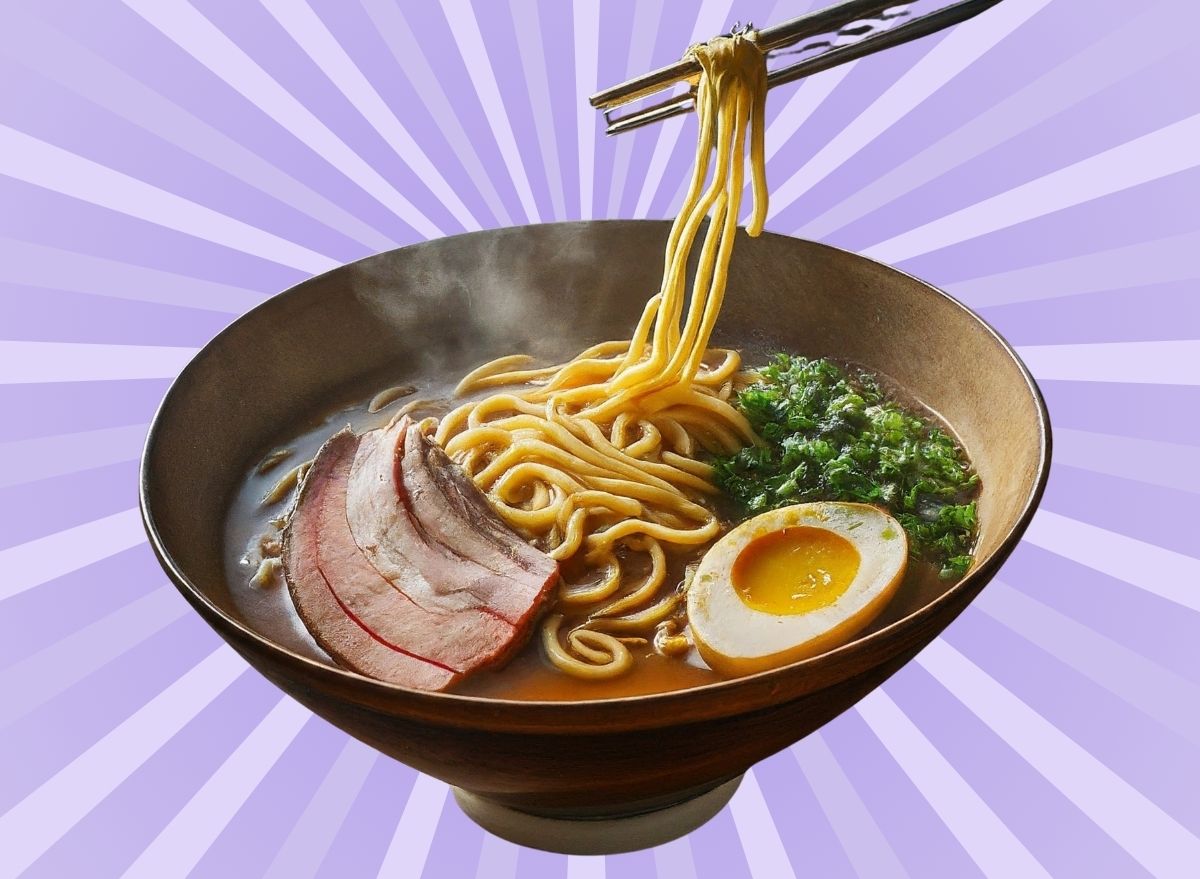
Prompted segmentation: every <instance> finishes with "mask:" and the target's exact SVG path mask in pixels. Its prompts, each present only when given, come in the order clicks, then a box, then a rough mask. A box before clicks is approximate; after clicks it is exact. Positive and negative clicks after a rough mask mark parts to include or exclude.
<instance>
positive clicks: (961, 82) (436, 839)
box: [0, 0, 1200, 879]
mask: <svg viewBox="0 0 1200 879" xmlns="http://www.w3.org/2000/svg"><path fill="white" fill-rule="evenodd" d="M813 5H815V4H811V3H799V2H796V3H791V2H779V0H770V2H768V0H746V2H739V3H730V2H729V0H705V2H703V3H694V4H678V3H665V2H662V0H649V2H643V0H614V2H604V3H601V2H599V0H574V2H573V3H560V2H555V0H510V2H509V3H492V2H485V0H473V2H468V0H442V2H440V3H420V4H418V3H400V2H398V0H286V2H285V0H261V2H251V3H245V4H230V3H220V2H217V0H168V2H159V0H102V2H98V3H90V4H69V3H67V2H65V0H64V2H59V0H53V2H47V3H40V4H24V5H23V7H22V8H21V9H20V10H19V11H18V10H16V9H14V10H11V11H9V10H6V11H5V12H3V13H0V15H3V16H6V18H5V22H6V24H7V25H8V26H6V27H4V28H0V77H2V78H3V81H4V82H5V84H6V87H5V88H0V396H3V397H4V398H5V402H4V403H3V404H0V405H3V406H4V407H5V410H4V415H3V417H0V524H3V526H4V527H3V528H0V694H2V695H0V700H2V701H3V709H2V710H0V877H7V876H17V875H28V876H31V877H61V876H89V877H107V876H122V875H128V876H154V877H172V876H184V875H191V876H198V877H204V876H214V877H216V876H246V877H250V876H285V875H286V876H289V877H300V876H304V877H332V876H373V875H382V876H404V877H413V879H417V877H421V876H425V877H441V876H460V875H463V876H471V875H474V876H478V877H500V876H505V877H513V876H520V877H533V879H543V877H545V879H549V877H556V879H562V877H576V876H578V877H584V876H587V877H593V876H594V877H600V876H610V877H617V876H620V877H624V876H631V877H652V876H653V877H677V876H681V877H691V876H695V877H700V879H705V877H713V879H717V877H721V879H724V877H731V876H745V877H754V879H767V877H777V876H789V875H792V876H816V875H819V876H822V877H826V876H828V877H853V876H864V877H876V876H922V877H937V876H947V877H955V879H957V877H969V876H986V877H1008V876H1055V877H1076V876H1084V875H1086V876H1089V877H1135V876H1161V877H1171V876H1181V877H1182V876H1195V875H1196V869H1197V866H1196V865H1197V864H1200V798H1198V797H1197V796H1196V793H1195V787H1194V780H1195V779H1196V778H1197V777H1200V721H1198V720H1197V717H1198V716H1200V715H1198V711H1200V709H1198V708H1197V704H1198V703H1197V699H1198V698H1200V696H1198V694H1200V539H1197V536H1196V534H1197V528H1196V525H1195V514H1194V510H1195V506H1196V496H1197V493H1200V416H1198V415H1197V414H1196V413H1197V412H1200V390H1198V388H1200V297H1198V296H1197V293H1196V288H1197V284H1198V283H1200V263H1198V262H1197V260H1196V254H1197V245H1198V244H1200V212H1197V210H1196V207H1195V206H1196V204H1197V203H1200V159H1198V158H1197V157H1198V156H1200V153H1198V152H1197V150H1196V144H1197V141H1198V139H1200V135H1198V132H1200V92H1197V90H1196V89H1195V88H1190V87H1187V86H1186V84H1188V83H1192V82H1194V81H1195V58H1196V57H1197V54H1198V53H1200V5H1197V4H1195V3H1193V2H1191V0H1147V2H1144V3H1133V4H1131V3H1128V2H1124V0H1096V2H1093V3H1090V4H1082V5H1081V4H1075V3H1070V2H1068V0H1006V2H1005V3H1003V4H1001V5H1000V6H998V7H997V8H996V9H994V10H992V11H990V12H988V13H985V14H984V15H983V16H981V17H980V18H978V19H976V20H975V21H972V22H970V23H969V24H968V25H964V26H961V27H960V28H958V29H956V30H953V31H951V32H949V33H947V34H944V35H939V36H937V37H934V38H931V39H929V40H926V41H922V42H919V43H915V44H912V45H909V46H905V47H902V48H899V49H897V50H894V51H893V52H891V53H889V54H888V55H886V56H881V57H878V58H869V59H864V60H860V61H858V62H857V63H855V64H853V65H852V66H850V67H848V68H843V69H840V70H834V71H830V72H827V73H825V74H819V75H817V76H816V77H814V78H813V79H812V80H810V81H808V82H803V83H800V84H796V85H791V86H786V87H783V88H781V89H780V90H779V91H777V92H775V93H773V94H772V95H771V98H770V100H769V101H768V119H767V122H768V132H767V136H768V153H769V166H768V167H769V177H770V179H771V181H772V182H773V183H774V184H775V185H776V186H777V187H779V188H778V190H777V192H778V198H777V199H776V201H775V203H774V206H773V212H772V220H771V222H770V223H769V224H768V227H769V228H771V229H772V230H774V231H776V232H780V233H784V234H801V235H803V234H807V233H811V234H813V235H818V236H821V237H822V240H826V241H828V242H829V243H832V244H834V245H837V246H840V247H844V248H847V249H850V250H856V251H860V252H865V253H868V254H870V255H873V256H875V257H877V258H879V259H882V260H884V261H889V262H893V263H895V264H896V265H898V266H899V267H901V268H903V269H905V270H907V271H911V272H913V273H914V274H917V275H918V276H921V277H924V278H927V279H928V280H930V281H932V282H934V283H937V284H939V285H942V286H944V287H945V288H947V289H948V290H950V291H951V292H952V293H953V294H955V295H956V296H958V297H959V298H960V299H961V300H962V301H963V302H964V303H965V304H967V305H968V306H971V307H973V308H976V309H977V310H978V311H979V312H980V313H981V314H982V315H983V316H984V317H985V318H986V319H988V320H989V321H990V322H991V323H992V324H993V325H994V326H996V328H997V329H998V330H999V331H1000V332H1001V333H1002V334H1004V335H1005V336H1006V337H1007V338H1008V339H1009V340H1010V341H1011V342H1012V343H1013V344H1014V345H1015V346H1016V347H1017V348H1018V350H1019V351H1020V352H1021V354H1022V356H1023V357H1024V358H1025V359H1026V361H1027V363H1028V364H1029V366H1030V368H1031V370H1032V372H1033V374H1034V375H1035V377H1036V378H1038V379H1039V382H1040V384H1041V387H1042V390H1043V392H1044V394H1045V396H1046V399H1047V402H1048V404H1049V407H1050V410H1051V418H1052V421H1053V423H1054V426H1055V428H1056V431H1057V436H1058V442H1057V443H1056V461H1055V465H1054V468H1053V470H1052V472H1051V478H1050V482H1049V485H1048V488H1047V491H1046V495H1045V499H1044V501H1043V503H1042V509H1041V510H1040V511H1039V513H1038V515H1037V516H1036V518H1035V519H1034V521H1033V523H1032V525H1031V527H1030V529H1029V531H1028V533H1027V535H1026V538H1025V539H1024V540H1023V541H1022V543H1021V545H1020V546H1019V547H1018V548H1017V550H1016V552H1015V553H1014V554H1013V556H1012V557H1011V559H1010V560H1009V561H1008V562H1007V563H1006V565H1005V567H1004V569H1003V571H1002V573H1001V574H1000V577H999V578H998V580H997V581H996V582H995V583H994V584H993V585H992V586H990V587H989V588H988V589H987V590H985V591H984V593H983V594H982V596H981V597H980V599H979V600H978V601H977V602H976V603H975V604H974V605H973V606H972V607H970V608H969V609H968V610H967V611H966V612H965V613H964V614H963V615H962V616H961V617H960V618H959V619H958V620H957V621H956V622H955V623H954V624H953V625H952V626H951V627H950V628H948V629H947V630H946V631H945V632H944V633H943V634H942V635H941V637H939V639H938V640H936V641H935V642H934V643H933V644H932V645H931V646H930V647H929V648H927V649H926V650H925V651H924V652H923V653H921V654H920V655H919V656H918V658H917V660H916V661H914V662H913V663H910V664H909V665H908V666H907V667H905V668H904V669H903V670H901V671H900V672H899V673H898V674H897V675H895V676H894V677H893V678H891V679H890V680H889V681H888V682H887V683H886V684H885V685H884V686H883V687H882V688H881V689H880V690H878V691H876V692H875V693H873V694H871V695H870V696H868V697H867V698H866V699H865V700H864V701H863V702H862V703H860V705H859V706H858V707H857V708H856V709H854V710H852V711H849V712H847V713H846V714H844V715H842V716H841V717H839V718H837V719H836V720H835V721H833V722H832V723H830V724H829V725H827V726H826V727H825V728H823V729H822V730H821V731H820V732H819V733H818V734H816V735H814V736H813V737H811V738H810V739H808V740H806V741H803V742H800V743H798V744H797V745H796V746H794V747H793V748H791V749H789V750H787V751H784V752H782V753H780V754H777V755H775V756H773V757H771V758H769V759H768V760H766V761H764V763H762V764H760V765H759V766H757V767H755V768H754V770H753V771H752V772H751V773H750V774H748V775H747V776H746V778H745V780H744V781H743V783H742V785H741V787H740V789H739V791H738V793H737V795H736V797H735V799H734V800H733V802H732V803H731V804H730V806H729V807H728V808H727V809H726V810H725V811H724V812H722V813H721V814H719V815H718V816H717V817H716V818H715V819H714V820H713V821H712V822H710V823H709V824H708V825H706V826H705V827H703V828H701V829H699V830H697V831H695V832H694V833H692V834H691V835H690V836H688V837H685V838H683V839H680V840H676V841H674V842H672V843H670V844H667V845H664V846H661V847H659V848H657V849H655V850H654V851H652V852H642V853H635V854H630V855H614V856H610V857H607V858H579V857H572V858H568V857H566V856H559V855H551V854H547V853H544V852H537V851H533V850H529V849H523V848H520V847H518V846H514V845H512V844H511V843H508V842H504V841H502V840H499V839H496V838H495V837H492V836H489V835H488V834H486V833H484V832H483V831H482V830H480V829H479V828H477V827H475V826H474V825H473V824H471V823H470V822H469V821H467V820H466V819H465V817H464V816H463V815H462V814H461V812H460V811H459V809H458V806H457V805H456V803H455V801H454V798H453V797H451V796H449V795H448V790H447V788H446V786H445V784H443V783H442V782H440V781H437V780H435V779H432V778H429V777H427V776H422V775H419V774H418V773H416V772H415V771H413V770H411V769H409V768H407V767H404V766H402V765H400V764H397V763H395V762H394V761H391V760H389V759H386V758H382V757H379V756H377V755H376V754H375V753H374V752H373V751H371V750H370V749H369V748H367V747H366V746H365V745H362V744H360V743H358V742H355V741H352V740H350V739H348V738H347V737H346V736H345V735H344V734H342V733H340V732H339V731H337V730H335V729H334V728H332V727H330V726H329V725H327V724H325V723H324V722H323V721H321V720H320V719H319V718H314V717H312V716H311V715H310V714H309V713H308V711H307V710H305V709H304V708H302V707H301V706H299V705H298V704H297V703H294V702H293V701H291V700H290V699H289V698H286V697H281V695H280V693H279V692H278V691H277V690H275V689H274V688H273V687H271V686H270V685H269V684H267V683H266V682H265V681H264V680H262V679H260V678H259V677H258V676H257V675H256V674H254V673H252V672H251V673H246V672H247V670H246V666H245V664H244V663H243V662H242V660H240V659H239V658H238V657H237V656H236V654H234V653H233V652H232V651H231V650H230V649H229V648H228V647H226V646H224V645H222V644H221V643H220V642H219V640H218V639H217V637H216V636H215V635H214V634H213V633H211V632H210V631H209V630H208V629H207V628H206V627H205V626H204V624H203V623H202V622H201V621H200V620H199V618H198V617H197V616H196V615H195V614H194V613H192V612H191V611H190V610H189V609H188V608H187V606H186V604H185V603H184V602H183V601H182V599H181V598H179V596H177V595H176V594H175V593H174V591H173V590H172V589H171V588H170V587H169V586H167V585H165V578H164V577H163V575H162V574H161V572H160V570H159V569H158V567H157V564H156V562H155V560H154V558H153V555H152V553H151V550H150V548H149V547H148V546H147V545H146V543H145V540H144V536H143V534H142V530H141V526H140V523H139V520H138V515H137V511H136V509H134V504H135V495H136V492H135V480H136V461H137V458H138V455H139V453H140V449H141V445H142V442H143V440H144V436H145V431H146V425H147V424H148V423H149V421H150V419H151V418H152V417H153V414H154V412H153V409H154V406H155V404H156V403H157V400H158V399H159V398H160V397H161V394H162V391H163V390H164V389H165V387H166V384H167V382H168V381H169V380H170V379H171V378H172V377H173V376H174V375H176V374H177V373H178V371H179V369H180V368H181V367H182V366H183V365H184V364H185V363H186V362H187V360H188V358H189V357H191V356H192V354H193V353H194V352H195V351H196V350H198V349H199V348H200V347H201V346H202V345H204V344H205V342H207V341H208V337H209V336H211V334H212V332H214V331H215V329H214V328H215V327H217V326H219V323H214V319H216V320H218V321H220V320H228V319H232V318H233V317H235V316H236V315H238V314H240V313H242V312H244V311H246V310H247V309H249V308H251V307H253V306H254V305H255V304H257V303H258V302H261V301H262V300H263V299H264V298H266V297H268V296H270V295H272V294H273V293H275V292H277V291H279V290H282V289H284V288H286V287H288V286H290V285H291V284H293V283H295V282H297V281H299V280H301V279H303V278H304V277H306V276H308V275H309V274H311V273H313V272H318V271H322V270H324V269H326V268H328V267H330V266H333V265H336V264H339V263H342V262H346V261H349V260H353V259H357V258H359V257H362V256H364V255H366V254H367V253H369V252H371V251H373V250H376V249H379V248H384V247H388V246H400V245H404V244H407V243H411V242H414V241H418V240H422V239H424V238H426V237H430V236H436V235H440V234H453V233H457V232H461V231H469V230H472V229H477V228H481V227H484V228H486V227H490V226H494V225H497V224H509V223H520V222H537V221H539V219H542V220H549V219H552V218H565V219H577V218H592V217H596V218H599V217H615V216H650V217H663V216H667V215H669V213H670V211H671V209H672V208H673V207H674V205H673V204H672V203H671V198H672V195H673V194H676V193H677V191H678V188H679V186H680V182H679V181H680V180H682V179H683V176H684V174H685V172H686V170H687V168H688V165H689V163H690V161H691V157H692V156H691V154H692V150H691V147H690V145H689V141H690V139H691V134H692V131H693V127H692V126H694V121H693V120H691V119H683V120H674V121H672V122H670V123H668V124H667V125H665V126H659V127H657V128H648V129H644V130H641V131H638V132H635V133H632V134H628V135H624V136H623V138H624V139H623V140H607V139H605V138H604V136H603V135H602V134H601V130H602V127H601V126H600V125H599V124H597V120H596V118H595V116H594V115H592V111H591V110H590V109H588V108H587V107H586V105H585V103H584V102H585V99H586V97H587V96H586V94H584V93H583V92H584V91H587V90H591V89H594V88H598V87H603V86H606V85H609V84H611V83H614V82H617V81H619V80H623V79H625V78H628V77H629V76H632V75H635V74H638V73H641V72H643V71H644V70H646V69H649V68H652V67H657V66H661V65H664V64H667V63H669V62H671V61H672V60H674V59H676V58H677V57H679V55H680V54H681V53H682V51H683V50H684V49H685V47H686V46H687V44H688V43H689V42H691V41H693V40H696V39H700V38H703V37H705V36H708V35H711V34H715V33H717V32H719V31H722V30H727V29H728V28H729V27H730V26H731V25H733V24H734V19H735V18H736V19H738V20H740V21H743V22H744V21H747V20H749V21H752V22H754V23H755V24H757V25H760V26H761V25H764V24H767V23H770V22H772V21H778V20H780V19H782V18H784V17H788V16H791V15H795V14H799V13H801V12H804V11H806V10H807V9H808V8H810V7H811V6H813ZM1084 7H1086V8H1084ZM76 311H77V312H78V314H76V313H75V312H76ZM106 314H111V318H109V319H105V317H104V315H106ZM189 316H194V317H195V318H196V320H195V321H192V320H189ZM193 324H194V326H193ZM60 326H61V331H60V329H59V327H60ZM64 413H65V414H64ZM42 497H44V498H46V501H45V502H44V503H43V502H41V501H40V500H38V499H39V498H42ZM31 504H32V505H33V506H34V509H32V510H30V514H29V515H28V516H27V515H26V514H25V509H26V507H29V506H30V505H31Z"/></svg>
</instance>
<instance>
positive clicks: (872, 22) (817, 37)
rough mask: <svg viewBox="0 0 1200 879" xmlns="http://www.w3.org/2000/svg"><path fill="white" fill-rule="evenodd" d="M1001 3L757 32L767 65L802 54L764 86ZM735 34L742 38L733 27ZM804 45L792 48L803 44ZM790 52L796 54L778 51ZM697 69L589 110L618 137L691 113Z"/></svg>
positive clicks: (648, 77)
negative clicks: (667, 94)
mask: <svg viewBox="0 0 1200 879" xmlns="http://www.w3.org/2000/svg"><path fill="white" fill-rule="evenodd" d="M999 2H1000V0H957V2H951V3H949V4H947V3H946V2H945V0H885V2H880V0H844V2H842V3H836V4H834V5H833V6H829V7H827V8H825V9H819V10H817V11H815V12H810V13H808V14H807V15H802V16H800V17H799V18H794V19H792V20H791V21H786V22H783V23H782V24H778V25H775V26H774V27H768V28H764V29H762V30H760V31H758V34H757V36H756V38H755V39H756V41H757V42H758V45H759V47H760V48H762V50H763V51H764V53H766V55H767V58H768V61H770V60H771V59H773V58H776V57H779V56H782V55H798V56H803V57H801V58H800V60H798V61H796V62H795V63H792V64H789V65H787V66H784V67H778V68H775V69H773V70H769V71H768V73H767V88H774V87H775V86H777V85H782V84H783V83H787V82H794V81H795V80H797V79H800V78H802V77H805V76H811V75H812V74H814V73H819V72H820V71H822V70H828V69H830V68H831V67H836V66H838V65H839V64H845V63H846V62H848V61H853V60H854V59H856V58H862V57H864V56H866V55H872V54H874V53H875V52H880V51H882V50H884V49H888V48H891V47H892V46H898V45H901V44H902V43H907V42H910V41H911V40H916V39H919V38H921V37H924V36H928V35H929V34H932V33H936V32H937V31H940V30H943V29H945V28H947V27H950V26H951V25H955V24H958V23H959V22H962V21H966V20H967V19H969V18H973V17H974V16H976V15H978V14H979V13H981V12H983V11H984V10H986V9H989V8H991V7H992V6H995V5H996V4H997V3H999ZM734 30H735V31H739V32H743V33H744V32H747V31H749V30H750V26H746V27H745V28H740V27H735V29H734ZM802 41H807V42H803V44H802V45H797V44H800V43H802ZM793 46H795V47H796V48H795V49H790V51H787V52H784V51H783V50H785V49H789V47H793ZM699 76H700V65H699V64H698V63H696V61H694V60H693V59H691V58H684V59H682V60H680V61H676V62H675V63H674V64H671V65H668V66H667V67H662V68H660V69H658V70H654V71H651V72H650V73H647V74H644V75H642V76H639V77H637V78H635V79H631V80H629V81H628V82H624V83H621V84H620V85H617V86H613V87H612V88H607V89H605V90H604V91H601V92H597V93H596V94H594V95H592V97H591V99H590V101H591V104H592V106H593V107H595V108H597V109H598V110H603V111H604V113H605V119H606V121H607V122H608V128H607V131H606V133H608V134H620V133H621V132H622V131H630V130H632V129H634V128H640V127H641V126H643V125H650V124H652V123H654V122H659V121H661V120H663V119H669V118H670V117H672V116H678V115H680V114H683V113H690V112H691V111H692V110H694V109H695V102H694V100H693V95H694V90H695V86H696V81H697V80H698V78H699ZM679 82H684V83H687V84H688V88H687V91H685V92H683V93H682V94H679V95H675V96H673V97H671V98H668V99H667V100H664V101H660V102H658V103H656V104H652V105H650V106H647V107H643V108H642V109H640V110H637V111H634V112H630V113H626V114H624V115H622V116H613V110H614V109H616V108H617V107H621V106H624V105H626V104H629V103H632V102H634V101H639V100H642V99H644V98H646V97H649V96H650V95H653V94H655V93H657V92H659V91H662V90H663V89H667V88H670V87H671V86H673V85H675V84H676V83H679Z"/></svg>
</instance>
